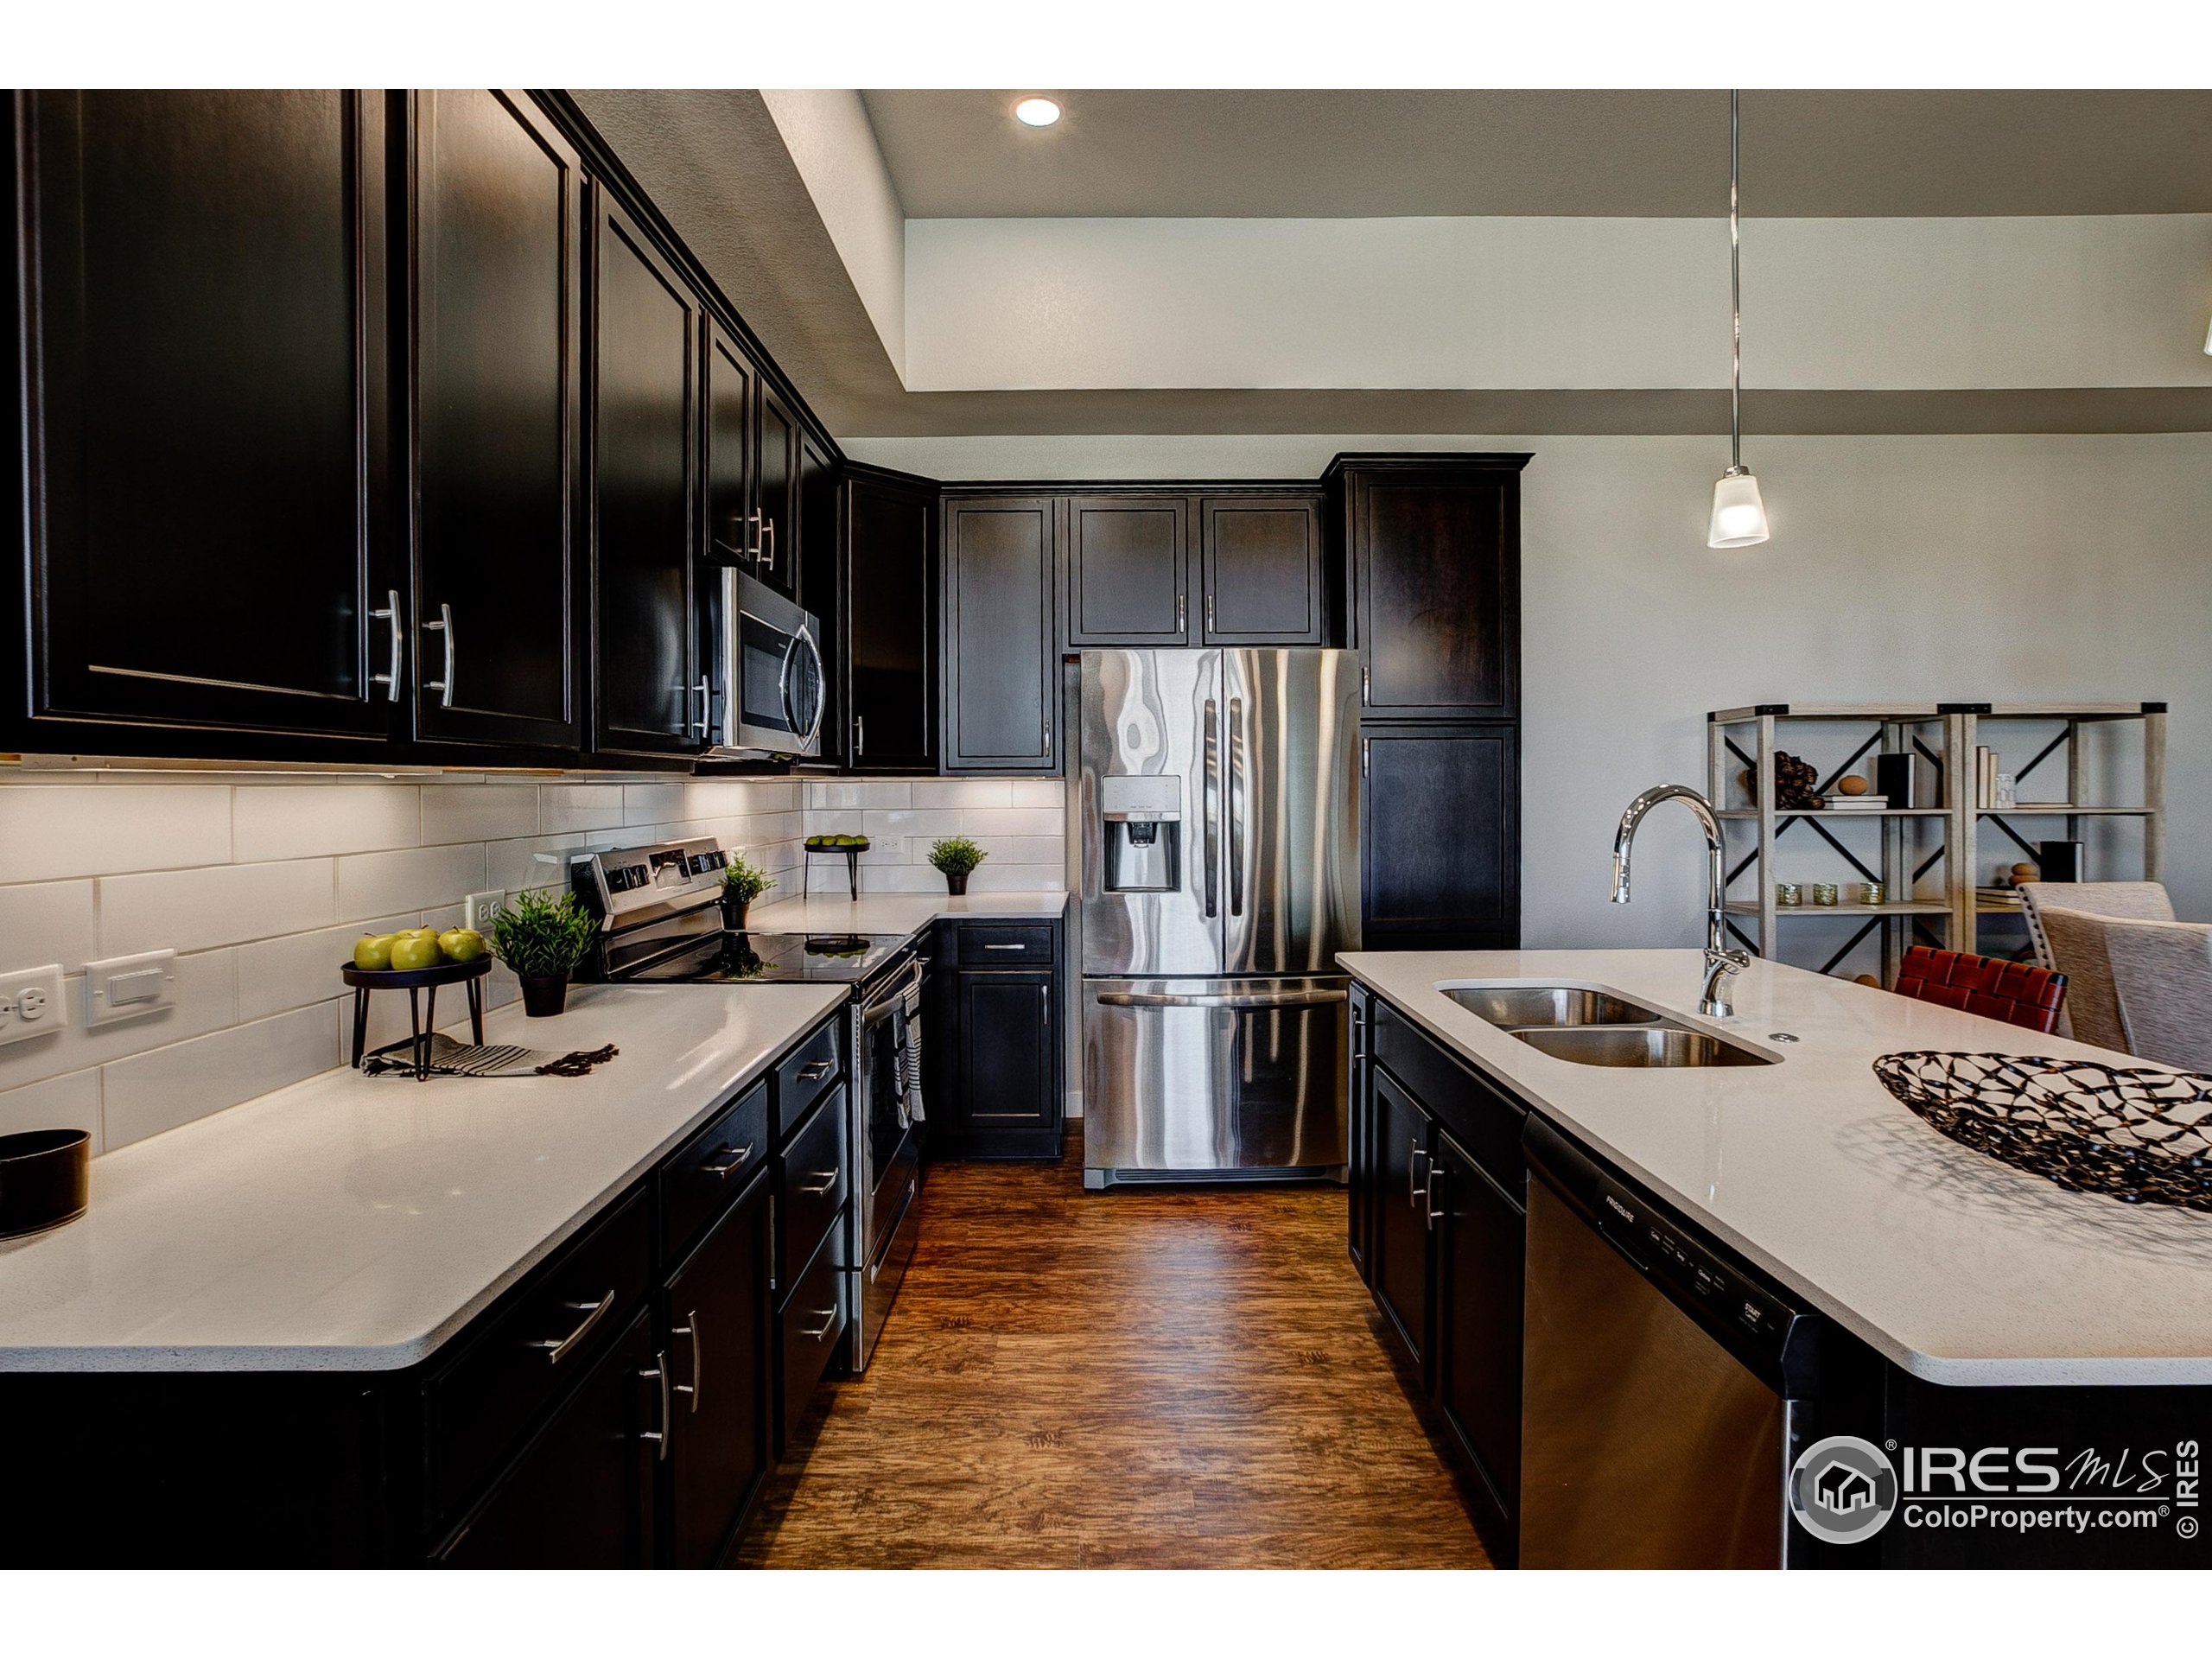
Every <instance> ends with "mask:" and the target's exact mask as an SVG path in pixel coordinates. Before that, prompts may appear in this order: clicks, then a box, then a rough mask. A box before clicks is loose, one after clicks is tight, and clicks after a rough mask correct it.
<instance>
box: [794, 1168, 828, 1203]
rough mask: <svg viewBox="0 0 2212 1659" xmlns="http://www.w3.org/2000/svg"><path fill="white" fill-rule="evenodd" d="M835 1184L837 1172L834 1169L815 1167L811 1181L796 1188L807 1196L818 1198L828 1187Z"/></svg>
mask: <svg viewBox="0 0 2212 1659" xmlns="http://www.w3.org/2000/svg"><path fill="white" fill-rule="evenodd" d="M835 1185H837V1172H836V1170H834V1169H817V1170H816V1171H815V1172H814V1179H812V1180H811V1181H808V1182H804V1183H802V1184H801V1185H800V1186H799V1189H798V1190H799V1191H800V1192H804V1193H805V1194H806V1195H807V1196H808V1197H809V1198H820V1197H821V1196H822V1195H823V1193H824V1192H828V1191H829V1189H830V1188H832V1187H834V1186H835Z"/></svg>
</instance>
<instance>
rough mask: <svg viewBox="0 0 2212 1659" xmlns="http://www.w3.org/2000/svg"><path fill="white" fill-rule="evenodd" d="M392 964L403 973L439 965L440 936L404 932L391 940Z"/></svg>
mask: <svg viewBox="0 0 2212 1659" xmlns="http://www.w3.org/2000/svg"><path fill="white" fill-rule="evenodd" d="M391 965H392V966H393V967H394V968H397V969H399V970H400V971H401V972H402V973H413V972H414V971H415V970H416V969H418V968H435V967H436V966H437V965H438V936H437V935H436V934H435V933H432V934H430V935H429V936H428V937H427V938H425V937H424V936H423V935H422V934H420V933H403V934H401V935H400V936H399V937H398V938H396V939H394V940H393V941H392V942H391Z"/></svg>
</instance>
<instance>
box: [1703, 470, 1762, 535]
mask: <svg viewBox="0 0 2212 1659" xmlns="http://www.w3.org/2000/svg"><path fill="white" fill-rule="evenodd" d="M1764 540H1766V503H1765V502H1764V501H1762V500H1760V499H1759V481H1758V480H1757V479H1756V478H1753V477H1752V476H1751V474H1749V473H1737V472H1727V473H1723V474H1720V478H1719V481H1718V482H1717V483H1715V484H1714V485H1713V522H1712V524H1710V525H1709V526H1707V530H1706V535H1705V544H1706V545H1707V547H1757V546H1758V544H1759V543H1761V542H1763V541H1764Z"/></svg>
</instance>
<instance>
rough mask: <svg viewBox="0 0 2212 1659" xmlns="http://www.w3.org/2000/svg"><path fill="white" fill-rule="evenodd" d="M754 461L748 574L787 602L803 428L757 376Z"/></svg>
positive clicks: (797, 528)
mask: <svg viewBox="0 0 2212 1659" xmlns="http://www.w3.org/2000/svg"><path fill="white" fill-rule="evenodd" d="M759 419H760V425H759V428H758V430H759V433H760V460H759V462H758V468H759V470H758V472H757V473H756V474H755V477H756V478H757V480H758V484H757V486H756V488H755V491H754V499H755V501H756V504H757V506H756V510H757V511H758V512H760V525H759V556H758V558H757V559H756V560H755V562H754V565H753V574H754V575H757V576H759V577H760V580H761V581H763V582H766V583H767V584H768V585H769V586H770V587H771V588H775V589H776V590H777V591H778V592H779V593H781V594H785V596H786V597H789V598H794V599H795V598H797V597H798V568H799V563H800V556H801V553H800V548H801V543H800V541H799V537H800V536H801V534H802V533H803V531H804V526H803V525H802V524H800V523H799V518H800V510H801V505H802V503H803V501H804V470H805V468H804V456H803V454H801V451H800V436H801V433H802V430H803V429H802V428H801V427H800V425H799V423H798V416H797V415H795V414H793V413H792V412H791V405H790V404H786V403H785V401H784V399H783V397H782V395H781V394H780V393H779V392H778V391H776V389H775V388H774V387H772V386H771V385H768V383H767V380H766V377H765V376H763V377H761V378H760V416H759Z"/></svg>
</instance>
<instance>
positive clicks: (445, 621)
mask: <svg viewBox="0 0 2212 1659" xmlns="http://www.w3.org/2000/svg"><path fill="white" fill-rule="evenodd" d="M423 626H424V627H425V628H428V629H429V631H430V632H433V633H441V634H443V635H444V636H445V647H446V677H445V678H443V679H442V680H425V681H423V690H425V691H435V692H436V693H437V694H438V706H439V707H440V708H442V709H450V708H452V707H453V658H454V643H453V607H452V606H450V605H441V606H439V607H438V620H436V621H435V622H425V623H424V624H423Z"/></svg>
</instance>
